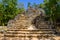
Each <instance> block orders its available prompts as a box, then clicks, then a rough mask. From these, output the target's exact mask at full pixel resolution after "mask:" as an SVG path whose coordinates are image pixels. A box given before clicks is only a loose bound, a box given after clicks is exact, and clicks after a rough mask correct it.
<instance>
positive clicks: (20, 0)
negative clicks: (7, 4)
mask: <svg viewBox="0 0 60 40" xmlns="http://www.w3.org/2000/svg"><path fill="white" fill-rule="evenodd" d="M28 2H30V3H31V4H33V3H36V4H40V3H43V0H18V3H22V4H24V8H25V9H27V5H28Z"/></svg>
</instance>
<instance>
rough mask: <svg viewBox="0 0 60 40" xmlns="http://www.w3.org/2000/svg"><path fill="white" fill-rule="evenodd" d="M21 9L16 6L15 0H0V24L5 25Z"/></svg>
mask: <svg viewBox="0 0 60 40" xmlns="http://www.w3.org/2000/svg"><path fill="white" fill-rule="evenodd" d="M22 11H23V10H22V9H19V8H17V0H9V1H8V0H2V3H0V25H1V26H4V25H7V22H8V21H9V20H10V19H13V18H14V17H15V16H16V15H17V14H18V13H19V12H22Z"/></svg>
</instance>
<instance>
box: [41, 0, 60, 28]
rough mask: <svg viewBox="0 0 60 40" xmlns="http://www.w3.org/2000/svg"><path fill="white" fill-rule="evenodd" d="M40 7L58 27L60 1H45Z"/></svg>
mask: <svg viewBox="0 0 60 40" xmlns="http://www.w3.org/2000/svg"><path fill="white" fill-rule="evenodd" d="M40 7H41V8H43V9H44V10H45V12H46V15H47V16H49V17H50V18H49V20H50V21H51V23H53V24H54V25H55V27H56V23H57V19H60V0H44V3H43V4H40Z"/></svg>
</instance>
